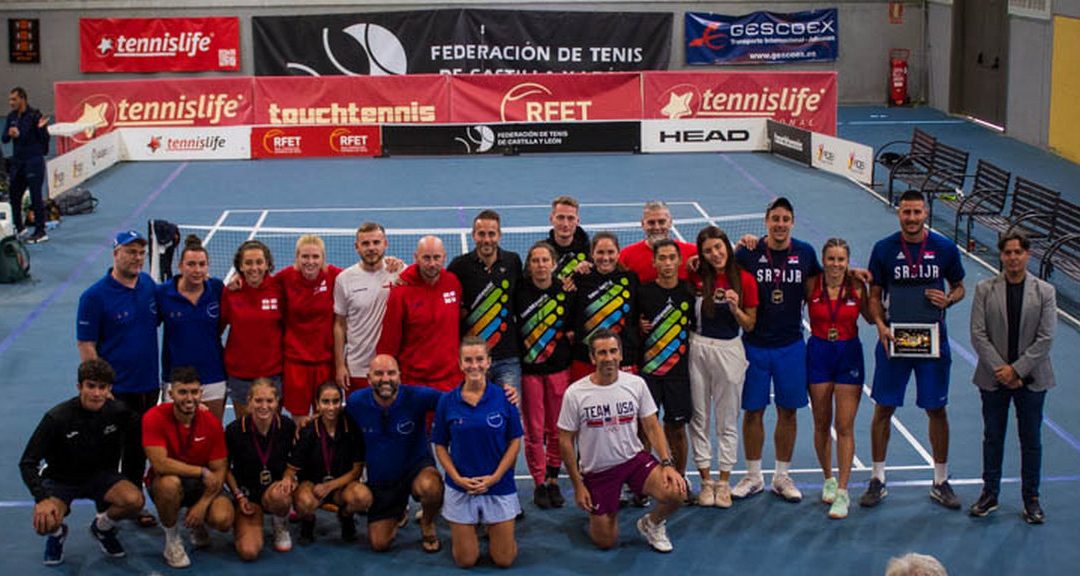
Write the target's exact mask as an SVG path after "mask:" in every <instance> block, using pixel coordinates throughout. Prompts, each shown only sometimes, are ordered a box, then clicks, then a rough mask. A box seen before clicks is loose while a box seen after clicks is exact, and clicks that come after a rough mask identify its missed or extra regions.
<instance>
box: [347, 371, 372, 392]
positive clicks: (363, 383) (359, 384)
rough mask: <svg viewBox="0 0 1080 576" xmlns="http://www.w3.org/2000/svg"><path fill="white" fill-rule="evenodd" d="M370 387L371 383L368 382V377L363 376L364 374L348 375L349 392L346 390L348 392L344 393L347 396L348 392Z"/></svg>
mask: <svg viewBox="0 0 1080 576" xmlns="http://www.w3.org/2000/svg"><path fill="white" fill-rule="evenodd" d="M370 387H371V384H370V383H369V382H368V379H367V378H366V377H364V376H349V392H348V394H346V396H348V395H349V394H352V393H353V392H356V391H357V390H363V389H364V388H370Z"/></svg>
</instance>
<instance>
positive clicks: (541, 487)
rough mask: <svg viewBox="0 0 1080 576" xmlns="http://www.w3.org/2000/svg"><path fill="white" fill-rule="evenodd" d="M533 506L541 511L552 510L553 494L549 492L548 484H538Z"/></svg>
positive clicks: (534, 490) (534, 491)
mask: <svg viewBox="0 0 1080 576" xmlns="http://www.w3.org/2000/svg"><path fill="white" fill-rule="evenodd" d="M533 504H536V507H537V508H539V509H541V510H547V509H548V508H551V494H550V493H549V492H548V485H547V484H537V485H536V488H535V489H533Z"/></svg>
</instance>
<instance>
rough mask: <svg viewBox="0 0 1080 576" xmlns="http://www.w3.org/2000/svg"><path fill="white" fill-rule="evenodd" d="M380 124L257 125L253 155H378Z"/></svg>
mask: <svg viewBox="0 0 1080 576" xmlns="http://www.w3.org/2000/svg"><path fill="white" fill-rule="evenodd" d="M381 154H382V139H381V136H380V133H379V127H378V126H284V127H280V128H279V127H267V126H256V127H254V128H252V129H251V157H252V158H324V157H332V156H379V155H381Z"/></svg>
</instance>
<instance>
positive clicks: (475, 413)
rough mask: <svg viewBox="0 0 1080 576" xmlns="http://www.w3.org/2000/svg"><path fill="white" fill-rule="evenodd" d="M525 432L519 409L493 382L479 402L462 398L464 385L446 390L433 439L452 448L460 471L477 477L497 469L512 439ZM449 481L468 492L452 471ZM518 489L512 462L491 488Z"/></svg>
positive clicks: (492, 490) (496, 492)
mask: <svg viewBox="0 0 1080 576" xmlns="http://www.w3.org/2000/svg"><path fill="white" fill-rule="evenodd" d="M523 434H524V432H522V429H521V415H520V414H519V413H518V409H517V408H516V407H515V406H514V405H513V404H511V403H510V401H509V400H507V399H506V393H505V392H504V391H503V389H502V388H500V387H498V386H496V385H494V384H491V383H489V384H488V385H487V386H486V387H485V388H484V394H483V395H482V396H481V397H480V402H478V403H477V404H476V406H471V405H469V403H468V402H465V400H464V399H462V397H461V386H458V387H457V388H454V389H453V390H450V391H449V392H447V393H446V394H444V395H443V397H442V398H441V399H440V400H439V406H438V408H437V409H436V410H435V423H434V426H433V428H432V431H431V439H432V441H433V442H434V443H436V444H438V445H439V446H445V447H447V448H448V449H449V450H450V457H451V459H452V460H453V461H454V467H456V468H457V471H458V474H460V475H461V476H463V477H465V478H474V477H477V476H487V475H489V474H492V473H493V472H495V470H496V469H497V468H498V467H499V462H500V461H501V460H502V458H503V456H504V455H505V454H506V448H507V447H508V446H509V445H510V442H511V441H512V440H513V439H514V438H520V437H521V436H522V435H523ZM446 485H447V486H449V487H451V488H453V489H455V490H457V491H458V492H467V490H465V489H464V488H462V487H461V486H458V485H457V484H455V483H454V481H453V480H451V479H450V475H449V474H447V475H446ZM516 493H517V486H516V485H515V484H514V468H513V467H512V466H511V467H510V469H509V470H507V471H506V473H505V474H503V476H502V478H500V479H499V481H498V482H496V483H495V485H494V486H492V487H491V488H489V489H488V491H487V494H492V495H494V496H505V495H508V494H516Z"/></svg>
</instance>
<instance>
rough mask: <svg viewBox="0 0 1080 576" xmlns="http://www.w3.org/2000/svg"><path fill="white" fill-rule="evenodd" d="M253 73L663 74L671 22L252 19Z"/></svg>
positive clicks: (637, 17)
mask: <svg viewBox="0 0 1080 576" xmlns="http://www.w3.org/2000/svg"><path fill="white" fill-rule="evenodd" d="M251 24H252V42H253V50H254V58H255V74H256V75H258V76H283V75H312V76H326V75H370V76H386V75H399V74H425V73H449V74H518V73H538V72H599V71H636V70H656V69H666V68H667V67H668V65H669V62H670V59H671V30H672V24H673V20H672V15H671V14H670V13H663V12H565V11H539V10H535V11H530V10H481V9H471V8H466V9H445V10H423V11H407V12H365V13H354V14H318V15H292V16H256V17H253V18H252V19H251Z"/></svg>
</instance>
